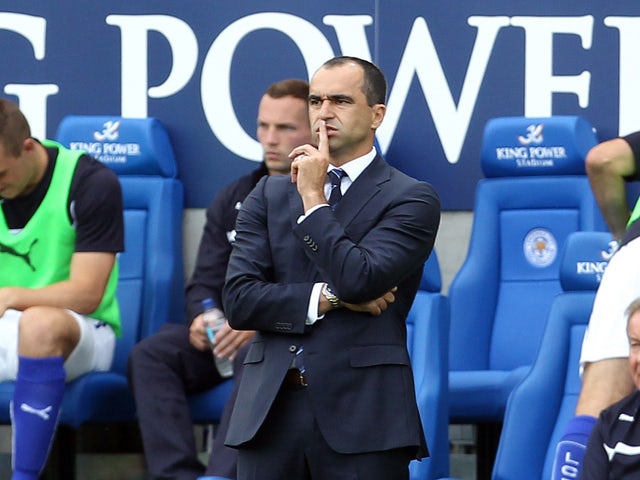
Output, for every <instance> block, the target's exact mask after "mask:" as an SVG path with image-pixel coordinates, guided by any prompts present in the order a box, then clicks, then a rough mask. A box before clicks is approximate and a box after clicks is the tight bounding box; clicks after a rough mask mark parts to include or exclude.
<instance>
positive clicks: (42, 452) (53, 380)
mask: <svg viewBox="0 0 640 480" xmlns="http://www.w3.org/2000/svg"><path fill="white" fill-rule="evenodd" d="M64 388H65V371H64V360H63V358H62V357H48V358H28V357H22V356H21V357H19V358H18V376H17V379H16V389H15V393H14V395H13V401H12V402H11V423H12V424H13V470H14V472H13V476H12V477H11V480H37V479H38V476H39V475H40V472H41V471H42V468H43V467H44V464H45V462H46V460H47V456H48V454H49V449H50V448H51V443H52V440H53V434H54V432H55V429H56V426H57V424H58V413H59V412H60V404H61V403H62V396H63V395H64Z"/></svg>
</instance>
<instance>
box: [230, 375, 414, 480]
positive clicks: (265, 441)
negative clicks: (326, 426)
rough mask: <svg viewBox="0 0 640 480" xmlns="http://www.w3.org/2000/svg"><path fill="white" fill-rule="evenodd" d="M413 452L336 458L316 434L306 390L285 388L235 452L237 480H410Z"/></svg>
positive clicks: (396, 451) (398, 451)
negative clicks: (253, 431)
mask: <svg viewBox="0 0 640 480" xmlns="http://www.w3.org/2000/svg"><path fill="white" fill-rule="evenodd" d="M412 451H415V447H413V448H412V449H408V448H407V449H404V448H398V449H393V450H387V451H384V452H371V453H360V454H341V453H337V452H336V451H334V450H333V449H332V448H331V447H330V446H329V445H328V444H327V442H326V440H325V439H324V437H323V436H322V432H320V430H319V428H318V424H317V422H316V421H315V419H314V416H313V412H312V408H311V404H310V402H309V399H308V396H307V390H306V388H305V387H304V386H289V385H283V386H282V387H281V389H280V391H279V393H278V395H277V396H276V398H275V401H274V404H273V405H272V407H271V410H270V411H269V414H268V416H267V418H266V420H265V422H264V424H263V425H262V427H261V428H260V430H259V431H258V433H257V435H256V437H255V438H254V439H253V440H251V441H250V442H248V443H247V444H245V445H243V446H242V447H241V448H240V449H239V450H238V452H239V453H238V480H282V479H285V478H286V479H296V480H408V479H409V461H410V455H411V452H412Z"/></svg>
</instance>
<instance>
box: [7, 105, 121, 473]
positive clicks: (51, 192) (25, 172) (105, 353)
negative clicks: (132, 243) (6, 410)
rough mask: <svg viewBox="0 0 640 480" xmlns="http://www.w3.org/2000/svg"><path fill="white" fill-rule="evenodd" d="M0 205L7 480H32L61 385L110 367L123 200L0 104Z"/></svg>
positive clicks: (113, 182) (91, 162)
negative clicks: (9, 396)
mask: <svg viewBox="0 0 640 480" xmlns="http://www.w3.org/2000/svg"><path fill="white" fill-rule="evenodd" d="M0 198H1V205H0V206H1V208H0V316H1V318H0V381H7V380H15V382H16V386H15V393H14V397H13V400H12V403H11V417H12V425H13V475H12V477H11V480H37V479H38V478H39V476H40V473H41V471H42V469H43V467H44V465H45V462H46V459H47V454H48V452H49V448H50V445H51V442H52V439H53V435H54V432H55V428H56V424H57V420H58V414H59V411H60V404H61V402H62V398H63V394H64V391H65V384H66V382H68V381H70V380H73V379H74V378H76V377H78V376H80V375H82V374H83V373H86V372H88V371H92V370H108V369H109V368H110V366H111V361H112V358H113V351H114V347H115V339H116V337H117V336H118V335H119V334H120V312H119V309H118V303H117V301H116V296H115V291H116V284H117V277H118V269H117V261H116V254H117V252H121V251H122V250H124V225H123V214H122V192H121V189H120V184H119V182H118V179H117V177H116V175H115V174H114V173H113V172H112V171H111V170H110V169H109V168H107V167H105V166H104V165H103V164H101V163H100V162H98V161H97V160H95V159H93V158H91V157H89V156H87V155H86V154H84V153H83V152H79V151H71V150H68V149H66V148H64V147H63V146H61V145H59V144H57V143H55V142H51V141H46V140H43V141H42V142H40V141H38V140H36V139H35V138H33V137H31V131H30V128H29V124H28V122H27V120H26V119H25V117H24V115H23V114H22V112H21V111H20V109H19V107H18V106H17V105H16V104H15V103H13V102H10V101H8V100H5V99H0Z"/></svg>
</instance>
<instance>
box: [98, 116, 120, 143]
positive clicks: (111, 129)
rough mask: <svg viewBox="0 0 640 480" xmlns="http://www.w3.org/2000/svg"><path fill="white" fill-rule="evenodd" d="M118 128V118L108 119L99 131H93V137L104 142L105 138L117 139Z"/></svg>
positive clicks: (111, 140) (109, 139)
mask: <svg viewBox="0 0 640 480" xmlns="http://www.w3.org/2000/svg"><path fill="white" fill-rule="evenodd" d="M119 128H120V121H119V120H115V121H113V120H109V121H107V122H104V125H103V128H102V131H101V132H98V131H95V132H93V138H95V139H96V140H97V141H99V142H104V141H105V140H108V141H110V142H113V141H114V140H117V139H118V137H119V136H120V132H119V131H118V129H119Z"/></svg>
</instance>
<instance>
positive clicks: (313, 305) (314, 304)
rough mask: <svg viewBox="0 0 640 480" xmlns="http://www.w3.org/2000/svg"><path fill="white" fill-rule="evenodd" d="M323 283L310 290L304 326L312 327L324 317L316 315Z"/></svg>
mask: <svg viewBox="0 0 640 480" xmlns="http://www.w3.org/2000/svg"><path fill="white" fill-rule="evenodd" d="M323 285H324V283H316V284H314V285H313V289H312V290H311V297H310V298H309V308H308V309H307V320H306V321H305V324H307V325H313V324H314V323H316V322H317V321H318V320H321V319H322V318H323V317H324V315H318V306H319V305H320V293H321V292H322V287H323Z"/></svg>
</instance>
